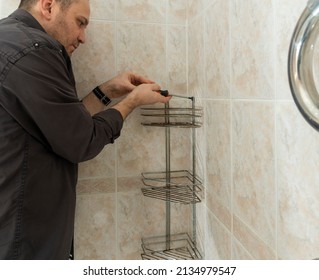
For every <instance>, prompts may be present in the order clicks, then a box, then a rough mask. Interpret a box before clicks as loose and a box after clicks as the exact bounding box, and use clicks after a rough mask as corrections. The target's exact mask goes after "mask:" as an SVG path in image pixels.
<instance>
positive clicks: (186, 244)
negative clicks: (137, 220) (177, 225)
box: [141, 233, 202, 260]
mask: <svg viewBox="0 0 319 280" xmlns="http://www.w3.org/2000/svg"><path fill="white" fill-rule="evenodd" d="M142 249H143V253H142V255H141V256H142V259H143V260H200V259H201V258H202V257H201V255H200V253H199V251H198V250H197V248H196V246H195V245H194V243H193V242H192V240H191V238H190V237H189V235H188V234H187V233H181V234H174V235H170V236H169V238H168V237H167V236H158V237H149V238H142Z"/></svg>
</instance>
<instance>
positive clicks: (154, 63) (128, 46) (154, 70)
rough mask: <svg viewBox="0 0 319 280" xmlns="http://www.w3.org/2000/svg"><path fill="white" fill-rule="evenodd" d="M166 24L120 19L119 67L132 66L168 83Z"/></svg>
mask: <svg viewBox="0 0 319 280" xmlns="http://www.w3.org/2000/svg"><path fill="white" fill-rule="evenodd" d="M165 42H166V28H165V27H164V26H163V25H159V24H128V23H119V24H118V32H117V70H118V71H123V70H132V71H135V72H137V73H140V74H141V75H144V76H147V77H149V78H150V79H151V80H153V81H155V82H157V83H159V84H160V85H161V86H165V85H166V72H165V70H166V43H165Z"/></svg>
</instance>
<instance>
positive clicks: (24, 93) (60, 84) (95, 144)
mask: <svg viewBox="0 0 319 280" xmlns="http://www.w3.org/2000/svg"><path fill="white" fill-rule="evenodd" d="M68 68H69V67H68V65H67V64H66V62H65V58H64V57H63V55H62V54H61V53H60V52H59V51H58V50H54V49H50V48H48V47H45V46H44V47H41V48H39V49H37V50H35V51H31V52H30V53H28V54H27V55H25V56H23V57H22V58H20V59H19V60H17V61H16V62H15V63H14V64H12V65H11V69H10V70H9V71H8V74H7V77H6V79H5V81H4V82H3V85H2V86H3V90H4V91H3V96H1V99H2V105H3V106H4V108H5V109H6V110H7V112H8V113H9V114H11V116H12V117H13V118H14V119H15V120H16V121H17V122H18V123H19V124H20V125H21V126H22V127H23V129H25V130H26V131H27V132H28V133H29V134H31V135H32V136H33V137H34V138H36V139H37V140H38V141H40V142H41V143H42V144H43V145H45V146H47V148H48V149H50V150H51V151H52V152H54V153H56V154H57V155H59V156H61V157H63V158H65V159H67V160H69V161H71V162H74V163H78V162H81V161H85V160H88V159H91V158H93V157H95V156H96V155H97V154H98V153H99V152H100V151H101V150H102V149H103V147H104V146H105V145H106V144H109V143H113V142H114V140H115V139H116V138H117V137H119V135H120V131H121V129H122V126H123V118H122V116H121V114H120V112H118V111H117V110H115V109H109V110H106V111H103V112H100V113H98V114H96V115H95V116H93V117H92V116H91V115H90V114H89V112H88V111H87V110H86V108H85V106H84V105H83V104H82V103H81V102H80V101H79V99H78V97H77V94H76V90H75V85H74V82H73V74H72V70H70V69H68Z"/></svg>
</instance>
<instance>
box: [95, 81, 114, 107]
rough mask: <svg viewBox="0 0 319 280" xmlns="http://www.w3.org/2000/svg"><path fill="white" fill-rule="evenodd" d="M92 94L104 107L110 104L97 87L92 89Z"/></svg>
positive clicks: (108, 99)
mask: <svg viewBox="0 0 319 280" xmlns="http://www.w3.org/2000/svg"><path fill="white" fill-rule="evenodd" d="M93 93H94V94H95V96H96V97H97V98H98V99H100V101H101V102H102V103H103V104H104V105H105V106H107V105H108V104H110V103H111V99H110V98H108V97H107V96H106V95H105V94H104V93H103V91H102V90H101V89H100V88H99V87H98V86H97V87H96V88H94V89H93Z"/></svg>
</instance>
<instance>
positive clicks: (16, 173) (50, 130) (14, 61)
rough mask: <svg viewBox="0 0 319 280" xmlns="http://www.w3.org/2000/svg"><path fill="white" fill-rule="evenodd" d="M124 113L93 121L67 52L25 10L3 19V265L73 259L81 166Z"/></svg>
mask: <svg viewBox="0 0 319 280" xmlns="http://www.w3.org/2000/svg"><path fill="white" fill-rule="evenodd" d="M122 125H123V118H122V116H121V114H120V113H119V112H118V111H117V110H115V109H109V110H106V111H104V112H101V113H98V114H96V115H95V116H93V117H91V116H90V114H89V112H88V111H87V110H86V109H85V107H84V106H83V104H82V103H81V102H80V101H79V99H78V97H77V93H76V89H75V81H74V77H73V72H72V66H71V61H70V59H69V56H68V54H67V53H66V51H65V49H64V47H63V46H62V45H61V44H60V43H59V42H57V41H56V40H54V39H53V38H52V37H50V36H49V35H48V34H47V33H46V32H45V31H44V30H43V28H42V27H41V26H40V24H39V23H38V22H37V21H36V20H35V19H34V18H33V17H32V16H31V15H30V14H29V13H27V12H26V11H24V10H21V9H18V10H16V11H15V12H14V13H13V14H12V15H11V16H9V17H8V18H6V19H3V20H1V21H0V259H67V258H68V255H69V251H70V247H71V242H72V236H73V229H74V212H75V186H76V182H77V163H79V162H81V161H85V160H89V159H91V158H93V157H95V156H96V155H97V154H98V153H99V152H100V151H101V150H102V149H103V147H104V146H105V145H106V144H108V143H113V142H114V139H116V138H117V137H118V136H119V135H120V131H121V129H122Z"/></svg>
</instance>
